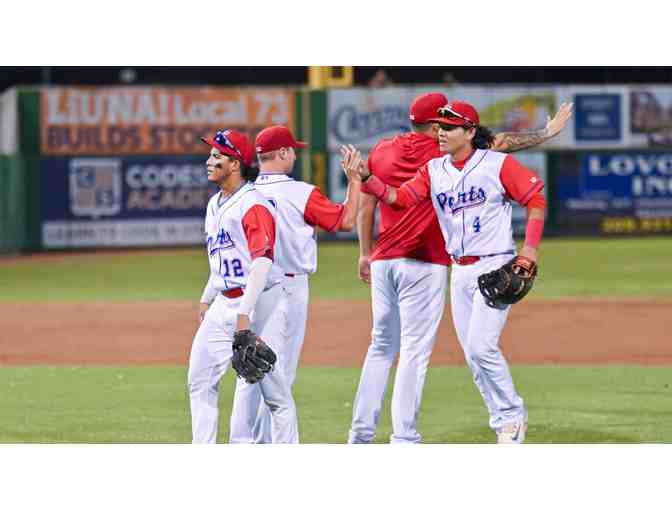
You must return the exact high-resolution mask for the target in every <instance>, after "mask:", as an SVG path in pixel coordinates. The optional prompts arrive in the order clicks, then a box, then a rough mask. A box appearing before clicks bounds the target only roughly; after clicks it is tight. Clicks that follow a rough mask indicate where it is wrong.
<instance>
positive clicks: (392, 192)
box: [341, 145, 430, 209]
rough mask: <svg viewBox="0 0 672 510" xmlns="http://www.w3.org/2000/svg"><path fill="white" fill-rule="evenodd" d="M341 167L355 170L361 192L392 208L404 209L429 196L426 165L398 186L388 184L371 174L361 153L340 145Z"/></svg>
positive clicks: (349, 170) (350, 170)
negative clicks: (360, 183) (360, 181)
mask: <svg viewBox="0 0 672 510" xmlns="http://www.w3.org/2000/svg"><path fill="white" fill-rule="evenodd" d="M341 153H342V154H343V161H342V165H343V169H344V170H345V172H346V173H348V172H356V173H358V174H359V177H360V178H361V180H362V188H361V189H362V193H366V194H369V195H373V196H374V197H376V198H377V199H378V200H382V201H384V202H385V203H386V204H389V205H391V206H392V207H393V208H394V209H406V208H407V207H410V206H412V205H414V204H417V203H419V202H422V201H423V200H425V199H426V198H427V197H429V190H430V185H429V173H428V171H427V165H425V166H423V167H422V168H420V169H419V170H418V173H417V174H416V175H415V176H414V177H413V178H412V179H411V180H409V181H406V182H405V183H404V184H403V185H402V186H401V187H400V188H395V187H393V186H389V185H387V184H385V183H384V182H383V181H381V180H380V179H379V178H378V177H376V176H375V175H373V174H372V173H371V172H370V171H369V169H368V168H367V166H366V165H365V164H363V162H362V160H361V155H360V153H359V151H358V150H357V149H355V148H354V147H353V146H352V145H347V146H342V147H341Z"/></svg>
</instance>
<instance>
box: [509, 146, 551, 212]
mask: <svg viewBox="0 0 672 510" xmlns="http://www.w3.org/2000/svg"><path fill="white" fill-rule="evenodd" d="M499 180H500V181H501V182H502V185H503V186H504V189H505V190H506V194H507V196H509V197H510V198H512V199H514V200H515V201H516V202H518V203H519V204H520V205H523V206H524V205H526V204H527V202H529V201H530V199H531V198H532V197H533V196H534V195H535V194H536V193H538V192H539V191H541V190H542V189H543V188H544V181H542V180H541V179H540V178H539V176H538V175H537V174H535V173H534V172H533V171H532V170H530V169H529V168H527V167H526V166H524V165H522V164H521V163H519V162H518V161H516V160H515V159H513V157H511V156H506V158H504V163H503V164H502V170H501V171H500V173H499Z"/></svg>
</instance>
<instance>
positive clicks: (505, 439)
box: [497, 418, 527, 444]
mask: <svg viewBox="0 0 672 510" xmlns="http://www.w3.org/2000/svg"><path fill="white" fill-rule="evenodd" d="M526 432H527V420H526V419H524V418H520V419H518V420H516V421H513V422H511V423H507V424H506V425H504V426H503V427H502V430H500V431H499V432H498V433H497V444H521V443H523V442H524V441H525V433H526Z"/></svg>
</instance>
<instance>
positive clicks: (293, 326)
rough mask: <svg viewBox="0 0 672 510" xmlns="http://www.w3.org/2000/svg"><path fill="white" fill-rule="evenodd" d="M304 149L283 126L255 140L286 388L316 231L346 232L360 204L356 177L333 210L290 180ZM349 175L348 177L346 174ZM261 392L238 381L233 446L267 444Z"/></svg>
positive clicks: (316, 192)
mask: <svg viewBox="0 0 672 510" xmlns="http://www.w3.org/2000/svg"><path fill="white" fill-rule="evenodd" d="M306 146H307V144H305V143H304V142H301V141H297V140H296V139H295V138H294V136H293V134H292V132H291V131H290V130H289V129H288V128H287V127H285V126H279V125H278V126H270V127H267V128H266V129H264V130H262V131H261V132H260V133H259V134H258V135H257V138H256V140H255V148H256V152H257V155H258V158H259V175H258V177H257V179H256V181H255V184H254V185H255V187H256V189H257V190H258V191H259V192H260V193H262V194H263V195H264V196H265V197H266V198H267V199H268V200H269V201H270V202H271V204H273V206H274V207H275V209H276V212H277V214H276V218H277V236H276V243H275V262H276V264H277V265H278V266H280V268H281V269H282V272H283V275H284V280H283V284H282V288H283V292H284V297H285V306H284V307H283V308H285V309H286V315H285V317H284V319H285V322H284V324H285V325H284V328H285V333H286V336H287V338H288V346H289V347H288V349H287V350H286V357H285V359H284V360H283V361H284V368H285V376H286V379H287V381H288V383H289V384H290V385H292V384H293V383H294V380H295V378H296V369H297V366H298V363H299V356H300V354H301V347H302V346H303V340H304V336H305V333H306V321H307V318H308V295H309V289H308V278H309V276H310V275H311V274H313V273H314V272H315V271H316V270H317V242H316V239H315V237H316V236H315V227H320V228H322V229H324V230H327V231H329V232H335V231H339V230H340V231H349V230H352V228H353V227H354V225H355V220H356V217H357V208H358V203H359V189H360V180H359V175H358V174H357V172H356V171H353V172H352V173H351V175H350V176H348V188H347V191H346V196H345V201H344V202H343V203H342V204H336V203H334V202H332V201H330V200H329V199H328V198H327V197H325V196H324V195H323V194H322V192H321V191H320V189H319V188H318V187H316V186H314V185H312V184H308V183H305V182H301V181H297V180H294V179H293V178H291V177H290V176H289V174H290V173H291V172H292V169H293V167H294V162H295V161H296V152H295V149H298V148H305V147H306ZM346 175H348V174H346ZM258 395H259V389H258V387H257V386H256V385H249V384H247V383H246V382H245V381H244V380H242V379H239V380H238V382H237V384H236V393H235V396H234V404H233V405H234V409H235V410H238V412H236V413H234V414H235V416H236V417H241V416H245V417H247V420H241V419H238V420H237V421H236V422H235V423H234V420H233V416H232V421H231V437H230V441H231V442H232V443H253V442H254V443H266V442H269V438H270V427H269V425H270V413H269V411H268V408H267V407H266V406H264V405H259V403H258V402H259V396H258Z"/></svg>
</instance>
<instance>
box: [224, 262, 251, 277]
mask: <svg viewBox="0 0 672 510" xmlns="http://www.w3.org/2000/svg"><path fill="white" fill-rule="evenodd" d="M222 269H223V270H224V271H222ZM219 272H220V273H221V274H222V276H223V277H224V278H227V277H230V276H239V277H240V276H244V275H245V273H243V263H242V262H241V261H240V259H232V260H231V262H230V263H229V260H228V259H224V260H222V261H221V265H220V267H219ZM231 272H233V275H232V274H231Z"/></svg>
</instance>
